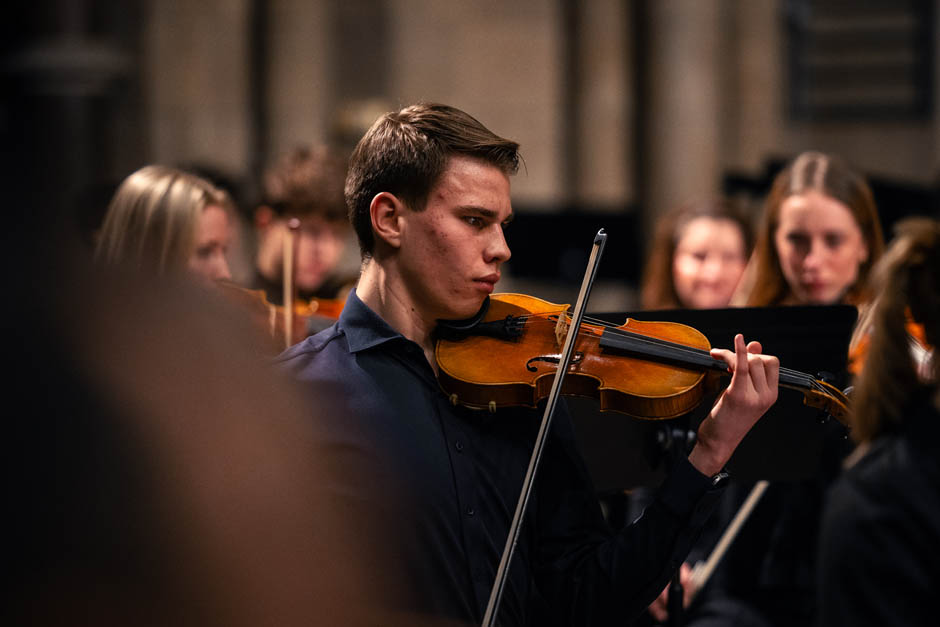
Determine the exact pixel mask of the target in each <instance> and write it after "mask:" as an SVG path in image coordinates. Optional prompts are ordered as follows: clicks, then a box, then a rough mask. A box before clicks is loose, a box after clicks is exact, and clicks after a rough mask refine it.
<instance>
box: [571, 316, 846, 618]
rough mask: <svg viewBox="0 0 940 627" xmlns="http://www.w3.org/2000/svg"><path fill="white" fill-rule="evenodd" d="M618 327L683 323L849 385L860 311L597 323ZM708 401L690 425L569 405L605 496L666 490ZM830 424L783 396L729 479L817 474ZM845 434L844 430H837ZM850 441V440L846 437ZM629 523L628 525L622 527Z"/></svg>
mask: <svg viewBox="0 0 940 627" xmlns="http://www.w3.org/2000/svg"><path fill="white" fill-rule="evenodd" d="M591 317H592V318H593V319H601V320H604V321H606V322H609V323H612V324H616V325H620V324H623V323H624V321H625V320H626V319H627V318H628V317H630V318H634V319H637V320H650V321H669V322H679V323H682V324H686V325H689V326H691V327H694V328H696V329H698V330H699V331H701V332H702V333H704V334H705V336H706V337H708V338H709V341H710V342H711V344H712V346H714V347H720V348H730V347H732V346H733V341H734V336H735V334H736V333H743V334H744V339H745V340H746V341H751V340H758V341H760V342H761V344H762V345H763V348H764V352H765V353H767V354H771V355H776V356H777V357H779V358H780V364H781V366H782V367H785V368H789V369H791V370H798V371H800V372H804V373H807V374H810V375H813V376H816V377H817V378H824V379H826V380H827V381H828V382H830V383H832V384H833V385H835V386H836V387H837V388H839V389H843V388H844V387H845V385H846V379H847V373H846V360H847V355H848V346H849V340H850V338H851V334H852V329H853V328H854V326H855V322H856V319H857V311H856V309H855V308H854V307H851V306H848V305H836V306H825V307H822V306H816V307H812V306H804V307H766V308H753V309H744V308H739V309H715V310H685V309H679V310H663V311H646V312H638V313H633V314H624V313H602V314H592V316H591ZM714 400H715V399H714V396H713V397H712V398H706V399H705V401H704V402H703V403H701V404H700V405H699V406H698V407H697V408H696V409H695V410H693V411H692V412H690V413H689V414H688V415H685V416H681V417H679V418H674V419H671V420H664V421H647V420H639V419H635V418H631V417H629V416H624V415H622V414H617V413H615V412H600V410H599V409H598V405H597V402H596V401H593V400H590V399H581V398H569V400H568V406H569V409H570V411H571V414H572V419H573V421H574V428H575V434H576V438H577V440H578V444H579V446H580V448H581V452H582V454H583V456H584V459H585V463H586V464H587V467H588V471H589V473H590V474H591V477H592V479H593V481H594V484H595V488H596V489H597V490H598V492H599V493H600V494H601V495H604V494H608V495H610V494H616V493H622V492H624V491H625V490H629V489H632V488H637V487H655V486H658V485H659V484H660V483H661V482H662V480H663V478H664V477H665V473H666V469H667V468H669V467H670V466H671V464H672V463H673V461H674V460H675V459H676V458H677V456H679V455H683V454H686V453H687V452H688V450H690V449H691V445H692V444H693V442H694V435H695V430H696V429H697V427H698V424H699V422H701V420H702V419H703V418H704V417H705V416H706V415H707V413H708V411H709V410H710V409H711V406H712V404H713V403H714ZM823 421H825V417H824V416H821V415H820V414H819V411H818V410H816V409H814V408H811V407H808V406H806V405H804V404H803V396H802V394H801V393H800V392H798V391H795V390H789V389H785V388H781V390H780V393H779V395H778V400H777V403H776V404H775V405H774V406H773V407H772V408H771V409H770V410H768V412H767V413H766V414H765V415H764V416H763V417H762V418H761V419H760V421H759V422H758V423H757V424H756V425H755V426H754V428H753V429H752V430H751V431H750V433H748V435H747V436H746V437H745V438H744V440H743V441H742V442H741V444H740V446H738V448H737V450H736V451H735V453H734V455H733V456H732V457H731V460H730V461H729V462H728V465H727V470H728V471H729V472H730V473H731V474H732V476H733V477H735V478H736V479H738V480H743V481H757V480H760V479H766V480H771V481H779V480H799V479H805V478H808V477H812V476H814V475H815V474H816V473H817V472H818V469H819V466H820V460H821V458H822V452H823V448H824V446H825V440H826V437H827V433H828V432H829V429H827V428H824V427H822V426H821V425H820V423H821V422H823ZM838 428H839V429H842V427H841V425H840V426H839V427H838ZM845 433H846V434H847V431H846V432H845ZM619 522H623V521H619ZM681 599H682V586H681V584H680V582H679V579H678V573H677V574H676V575H675V576H674V577H673V581H672V584H671V586H670V601H671V603H670V608H669V614H670V620H669V624H670V625H680V624H682V612H683V609H682V605H681V601H680V600H681Z"/></svg>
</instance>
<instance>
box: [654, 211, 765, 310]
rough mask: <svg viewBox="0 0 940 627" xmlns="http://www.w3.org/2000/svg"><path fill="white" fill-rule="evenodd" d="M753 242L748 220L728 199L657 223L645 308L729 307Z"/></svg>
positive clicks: (667, 216) (678, 213)
mask: <svg viewBox="0 0 940 627" xmlns="http://www.w3.org/2000/svg"><path fill="white" fill-rule="evenodd" d="M751 240H752V236H751V226H750V224H749V223H748V221H747V219H746V218H745V217H744V215H743V214H742V213H740V212H739V211H737V210H736V209H735V208H734V207H733V206H732V204H731V203H730V202H729V201H728V200H726V199H724V198H712V199H707V200H699V201H696V202H691V203H688V204H685V205H682V206H680V207H678V208H676V209H674V210H672V211H670V212H669V213H667V214H666V215H665V216H663V218H662V219H661V220H660V221H659V222H658V223H657V225H656V232H655V234H654V240H653V247H652V252H651V253H650V256H649V259H648V260H647V263H646V267H645V269H644V273H643V283H642V287H641V291H640V299H641V303H642V305H643V308H644V309H673V308H688V309H712V308H719V307H727V306H728V303H729V302H730V301H731V297H732V295H733V294H734V290H735V287H736V286H737V284H738V281H739V280H740V278H741V275H742V274H743V273H744V268H745V265H746V264H747V258H748V255H750V252H751Z"/></svg>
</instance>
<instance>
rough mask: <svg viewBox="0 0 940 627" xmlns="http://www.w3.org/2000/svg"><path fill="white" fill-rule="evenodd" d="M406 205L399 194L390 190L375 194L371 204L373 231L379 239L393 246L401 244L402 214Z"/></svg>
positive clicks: (396, 246)
mask: <svg viewBox="0 0 940 627" xmlns="http://www.w3.org/2000/svg"><path fill="white" fill-rule="evenodd" d="M404 210H405V205H404V204H403V203H402V202H401V200H399V198H398V196H395V195H394V194H390V193H389V192H381V193H379V194H376V195H375V198H373V199H372V203H371V204H370V205H369V213H370V214H371V216H372V231H373V233H374V234H375V237H376V239H377V240H382V241H383V242H385V243H386V244H388V245H389V246H391V247H393V248H398V247H399V246H401V219H400V218H401V216H402V212H404Z"/></svg>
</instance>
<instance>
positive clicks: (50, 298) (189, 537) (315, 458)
mask: <svg viewBox="0 0 940 627" xmlns="http://www.w3.org/2000/svg"><path fill="white" fill-rule="evenodd" d="M52 248H53V249H54V250H55V254H48V253H49V251H48V250H46V249H45V247H44V250H43V252H42V253H41V254H38V253H37V256H38V257H40V258H41V259H42V260H43V263H41V264H39V263H30V264H28V265H27V268H28V272H29V277H28V280H26V277H25V274H24V277H21V278H22V280H24V282H25V286H24V287H25V288H27V289H24V290H22V293H23V294H28V295H29V296H30V298H29V302H30V309H29V315H27V316H23V315H22V314H19V313H15V312H12V311H10V310H6V311H5V312H4V314H3V315H4V328H15V329H16V330H17V333H15V334H11V335H10V337H9V342H8V345H7V353H6V354H7V356H8V358H9V359H11V360H12V361H13V362H14V363H16V364H17V365H18V366H17V368H16V369H15V371H14V373H13V375H12V381H10V382H9V384H10V386H11V387H10V390H11V391H12V392H13V393H14V394H15V395H16V397H17V398H19V399H21V400H24V401H25V402H24V403H23V404H22V405H23V406H22V408H21V409H20V410H18V419H17V420H16V421H15V424H13V425H11V427H10V429H8V431H7V436H6V438H5V442H6V444H7V447H8V454H7V455H5V456H4V461H5V462H6V463H7V464H9V465H10V472H7V473H4V475H5V477H6V478H7V479H6V480H7V482H8V487H7V489H6V490H5V491H4V494H5V496H6V498H7V501H8V504H10V505H11V506H12V508H13V510H14V511H15V515H14V516H12V517H11V518H10V520H9V521H8V522H9V523H10V525H12V531H10V532H9V533H10V535H9V536H8V538H11V539H13V541H12V542H11V543H10V546H9V547H8V551H7V552H6V560H5V564H6V567H7V569H8V570H9V571H10V572H12V573H14V574H15V577H14V579H13V583H12V586H11V589H10V590H9V593H10V600H9V601H8V603H7V607H6V609H7V612H8V614H9V616H11V617H12V621H11V622H10V624H35V625H50V626H55V625H72V624H76V623H79V624H88V625H100V626H118V625H171V624H172V625H206V624H212V625H227V626H242V625H244V626H248V625H259V624H273V625H298V626H300V625H357V626H358V625H374V624H391V625H411V624H425V623H422V622H421V617H420V616H413V615H401V614H393V613H390V612H389V611H388V610H387V609H384V610H379V609H378V606H379V603H378V602H377V598H378V594H379V593H383V594H384V593H385V591H387V590H394V589H395V584H396V582H395V581H393V580H382V579H379V578H378V577H377V576H376V574H375V572H374V571H373V570H372V569H371V567H370V564H369V560H372V559H376V558H377V557H378V556H381V555H382V550H383V549H382V546H383V543H384V541H385V540H386V538H384V537H383V538H377V537H368V536H366V535H364V534H363V533H360V531H361V529H362V526H361V521H357V520H355V519H350V518H349V517H347V515H346V512H344V511H343V510H340V509H338V508H337V507H336V506H335V504H334V503H333V502H332V501H331V497H330V494H329V492H328V490H327V486H329V485H330V482H331V481H333V480H335V479H334V478H335V477H336V476H337V475H340V476H343V477H348V476H350V475H355V474H356V473H358V472H360V471H363V472H364V471H365V469H364V468H361V467H342V468H337V467H336V466H334V465H333V463H332V459H331V458H330V457H329V456H328V454H327V452H326V451H324V450H322V449H321V448H319V447H318V446H317V442H318V441H320V438H318V436H317V430H318V429H319V428H320V427H319V425H320V423H319V421H318V416H320V415H321V413H322V414H332V413H342V412H343V408H342V406H341V405H339V404H337V403H333V402H332V400H331V398H332V397H331V396H330V395H329V391H328V390H325V389H321V390H317V391H316V393H313V394H310V396H309V397H310V398H312V400H313V402H314V404H307V403H305V402H304V399H305V397H304V395H303V394H302V393H301V392H300V391H298V390H297V389H296V388H295V387H294V386H293V385H292V384H290V382H288V381H286V380H285V379H283V378H282V377H281V376H279V375H278V374H277V373H276V372H274V371H273V370H272V369H271V368H270V364H269V362H268V360H265V359H261V358H260V357H259V353H258V351H257V350H256V349H254V348H252V347H251V346H250V345H249V344H250V343H249V342H247V341H246V338H251V337H254V336H253V333H252V332H253V330H254V329H253V327H251V326H250V325H249V324H248V322H247V321H246V320H244V319H242V318H241V317H239V316H238V315H237V310H232V309H231V305H230V303H228V302H227V301H222V300H221V298H220V296H219V295H218V293H217V292H214V291H210V290H205V289H201V288H200V287H199V286H198V285H195V284H193V282H192V281H188V280H185V277H183V276H182V275H167V276H160V277H153V276H148V277H147V281H146V285H144V284H143V282H142V281H141V276H140V275H139V273H137V272H136V271H133V270H132V269H129V268H127V267H123V266H122V267H110V266H105V267H101V266H94V267H93V266H91V264H90V263H89V260H88V259H87V258H85V257H84V256H83V255H81V254H77V253H75V254H73V253H74V251H73V250H72V249H70V248H69V247H67V246H54V247H52ZM29 254H32V253H29ZM29 254H27V255H25V256H27V257H28V256H29ZM52 277H54V278H55V279H56V281H57V286H58V287H59V288H60V289H57V290H54V291H52V290H40V289H38V286H42V285H46V284H48V280H49V279H50V278H52ZM308 392H311V391H310V390H306V391H305V393H308ZM388 496H389V498H394V497H395V495H394V494H392V493H391V492H390V493H389V495H388ZM8 528H9V527H8Z"/></svg>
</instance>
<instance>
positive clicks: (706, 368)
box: [436, 294, 848, 421]
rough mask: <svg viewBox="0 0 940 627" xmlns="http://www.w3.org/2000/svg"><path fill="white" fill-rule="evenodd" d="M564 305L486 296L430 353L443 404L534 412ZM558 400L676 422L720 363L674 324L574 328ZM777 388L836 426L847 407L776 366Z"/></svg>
mask: <svg viewBox="0 0 940 627" xmlns="http://www.w3.org/2000/svg"><path fill="white" fill-rule="evenodd" d="M568 308H569V307H568V305H558V304H553V303H549V302H546V301H543V300H540V299H538V298H534V297H532V296H525V295H522V294H494V295H492V296H491V297H490V302H489V306H488V309H487V311H486V313H485V315H484V316H483V318H482V320H481V321H480V322H479V323H478V324H476V325H475V326H474V327H473V328H472V329H470V330H469V331H468V332H466V333H462V334H461V335H462V337H444V338H442V339H440V340H439V341H438V343H437V347H436V356H437V363H438V367H439V369H440V375H439V380H440V383H441V387H442V388H443V389H444V391H445V392H447V393H448V394H450V395H451V400H452V402H455V403H460V404H462V405H466V406H469V407H473V408H479V409H485V408H489V409H490V410H491V411H495V409H496V408H497V407H501V406H509V405H523V406H530V407H534V406H535V405H536V404H537V403H538V402H539V401H540V400H542V399H543V398H545V397H546V396H547V394H548V392H549V389H550V387H551V385H552V379H553V376H554V374H555V370H556V367H557V364H558V362H559V360H560V353H561V347H562V345H563V343H564V339H565V336H566V335H567V334H568V333H569V332H570V331H571V330H572V329H570V328H569V316H568ZM577 334H578V336H577V340H576V343H575V346H574V354H573V356H572V358H571V364H570V366H569V370H568V372H567V373H566V378H565V382H564V386H563V388H562V390H561V393H562V394H566V395H576V396H586V397H591V398H595V399H597V400H598V401H599V404H600V409H601V410H604V411H617V412H621V413H625V414H629V415H631V416H635V417H639V418H646V419H665V418H673V417H676V416H680V415H682V414H685V413H687V412H689V411H690V410H692V409H693V408H694V407H696V406H697V405H698V404H699V403H700V402H701V401H702V399H703V398H704V397H705V396H706V394H708V393H709V392H710V391H713V390H715V389H717V385H718V383H719V380H720V378H721V376H722V375H727V374H728V367H727V364H725V362H723V361H721V360H719V359H715V358H713V357H712V356H711V355H710V354H709V349H710V348H711V347H710V344H709V342H708V339H707V338H706V337H705V336H704V335H703V334H702V333H701V332H699V331H697V330H696V329H694V328H692V327H689V326H686V325H683V324H678V323H674V322H641V321H637V320H632V319H628V320H627V321H626V322H625V323H624V324H623V325H620V326H613V325H606V324H603V323H600V322H598V323H596V324H588V323H584V324H582V325H581V327H580V329H578V330H577ZM780 385H781V386H782V387H787V388H793V389H796V390H799V391H800V392H802V393H803V400H804V402H805V403H806V404H807V405H810V406H812V407H816V408H818V409H820V410H821V411H823V412H825V413H827V414H829V415H831V416H833V417H835V418H837V419H839V420H842V421H844V419H845V416H846V414H847V412H848V409H847V405H848V400H847V399H846V397H845V395H844V394H843V393H842V392H840V391H839V390H838V389H837V388H835V387H833V386H832V385H830V384H828V383H825V382H823V381H819V380H817V379H816V378H814V377H812V376H810V375H808V374H804V373H800V372H796V371H793V370H788V369H786V368H781V370H780Z"/></svg>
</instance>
